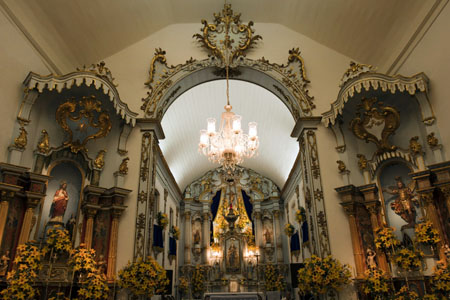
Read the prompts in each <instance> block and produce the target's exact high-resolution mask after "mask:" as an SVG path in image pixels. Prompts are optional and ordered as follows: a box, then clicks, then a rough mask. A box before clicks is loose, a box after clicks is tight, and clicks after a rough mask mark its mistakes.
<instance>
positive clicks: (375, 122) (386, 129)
mask: <svg viewBox="0 0 450 300" xmlns="http://www.w3.org/2000/svg"><path fill="white" fill-rule="evenodd" d="M361 101H362V103H361V104H359V105H358V111H357V116H356V117H355V118H354V119H353V120H352V121H351V122H350V129H351V130H352V132H353V134H354V135H355V136H356V137H357V138H359V139H361V140H365V141H366V142H367V143H368V142H372V143H374V144H375V145H376V146H377V152H376V153H377V154H381V153H384V152H389V151H395V150H396V149H397V147H396V146H394V145H391V144H390V142H389V140H388V139H389V137H390V136H391V135H393V134H394V133H395V131H396V130H397V129H398V127H399V126H400V113H399V112H398V110H397V109H396V108H395V107H392V106H385V105H384V104H383V102H381V101H378V100H377V99H376V98H371V99H367V98H363V99H361Z"/></svg>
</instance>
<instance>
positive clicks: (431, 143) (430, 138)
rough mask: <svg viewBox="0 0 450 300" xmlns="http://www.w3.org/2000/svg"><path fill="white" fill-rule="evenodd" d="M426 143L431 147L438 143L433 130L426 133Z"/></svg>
mask: <svg viewBox="0 0 450 300" xmlns="http://www.w3.org/2000/svg"><path fill="white" fill-rule="evenodd" d="M427 143H428V146H430V147H431V148H436V147H437V146H438V145H439V140H438V139H437V137H435V136H434V132H432V133H430V134H429V135H427Z"/></svg>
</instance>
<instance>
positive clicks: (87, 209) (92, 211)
mask: <svg viewBox="0 0 450 300" xmlns="http://www.w3.org/2000/svg"><path fill="white" fill-rule="evenodd" d="M99 208H100V206H98V205H89V204H86V205H84V206H83V213H84V214H85V215H86V217H87V218H88V219H93V218H94V217H95V215H96V214H97V212H98V209H99Z"/></svg>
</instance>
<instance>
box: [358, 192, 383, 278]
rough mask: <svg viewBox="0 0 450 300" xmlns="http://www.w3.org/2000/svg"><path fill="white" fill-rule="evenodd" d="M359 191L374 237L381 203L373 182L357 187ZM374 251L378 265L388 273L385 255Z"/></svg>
mask: <svg viewBox="0 0 450 300" xmlns="http://www.w3.org/2000/svg"><path fill="white" fill-rule="evenodd" d="M359 191H360V192H361V193H362V194H363V196H364V206H365V207H366V209H367V210H368V211H369V214H370V223H371V225H372V230H373V236H374V237H376V229H377V228H379V227H381V225H382V224H381V223H380V207H381V203H380V201H379V200H378V193H377V192H378V188H377V186H376V185H375V184H368V185H364V186H360V187H359ZM372 250H374V251H375V252H376V254H377V256H376V259H377V261H378V266H379V267H380V269H382V270H383V271H384V272H386V274H390V268H389V264H388V262H387V258H386V255H385V254H384V253H383V252H382V251H380V250H378V249H372Z"/></svg>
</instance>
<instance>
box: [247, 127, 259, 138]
mask: <svg viewBox="0 0 450 300" xmlns="http://www.w3.org/2000/svg"><path fill="white" fill-rule="evenodd" d="M256 126H257V124H256V122H250V123H248V137H249V139H250V140H252V141H254V140H256V137H257V136H258V130H257V129H256Z"/></svg>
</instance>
